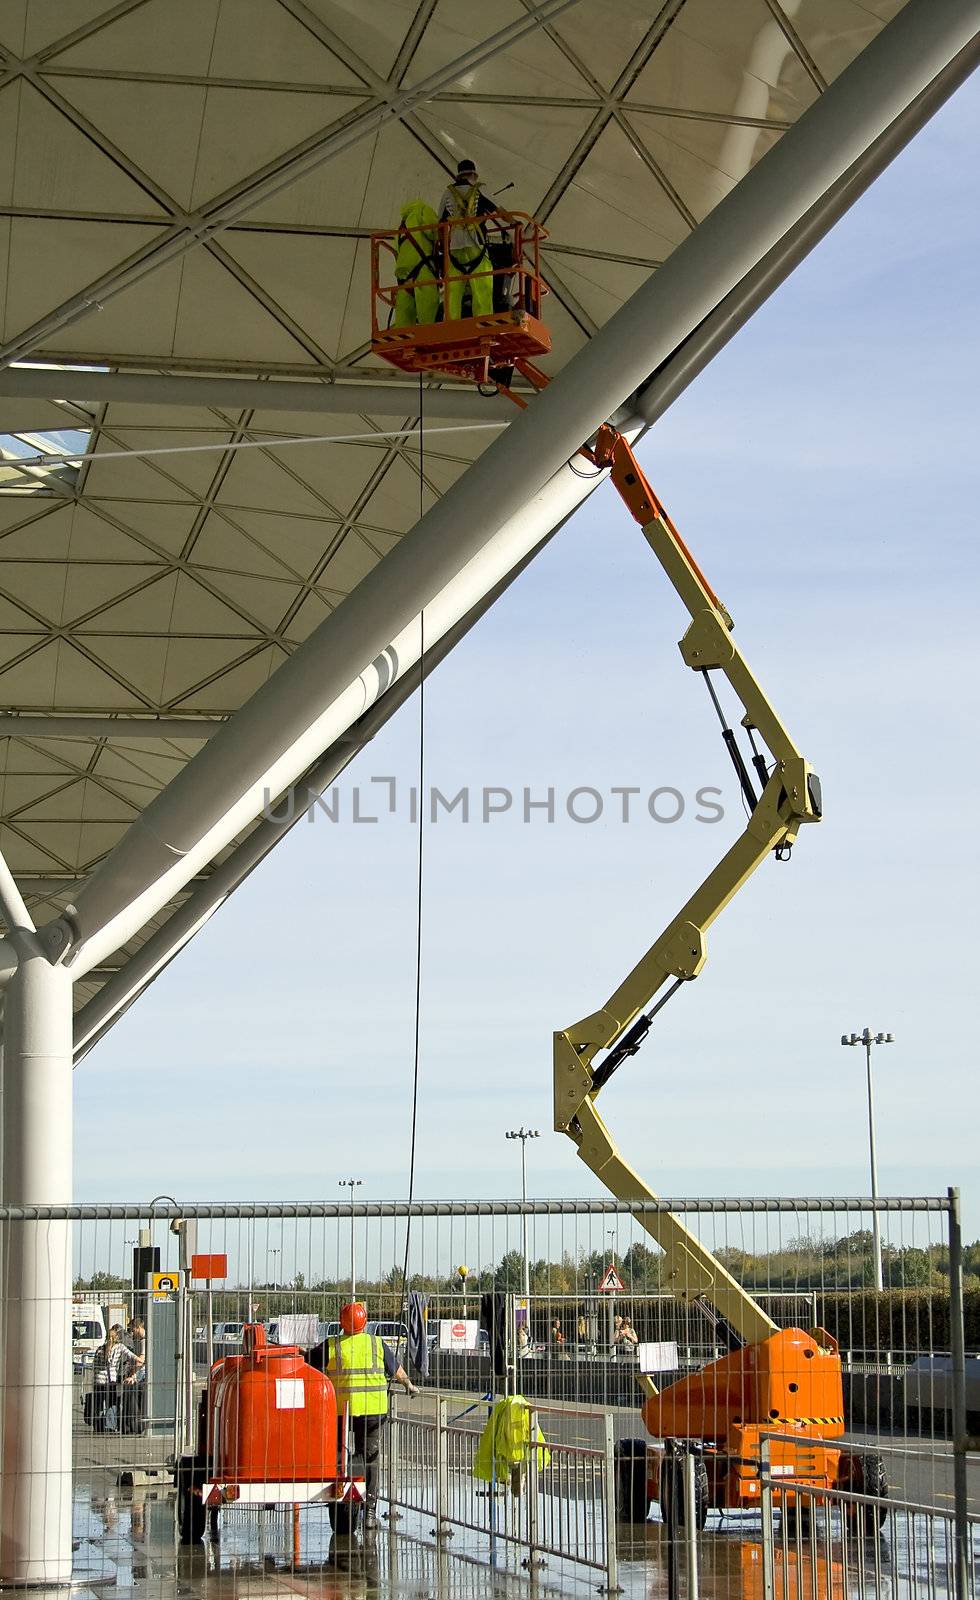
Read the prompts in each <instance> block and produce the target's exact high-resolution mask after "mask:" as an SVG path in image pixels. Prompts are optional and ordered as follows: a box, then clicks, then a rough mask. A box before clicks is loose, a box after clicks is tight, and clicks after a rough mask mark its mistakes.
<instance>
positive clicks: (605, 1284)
mask: <svg viewBox="0 0 980 1600" xmlns="http://www.w3.org/2000/svg"><path fill="white" fill-rule="evenodd" d="M625 1288H626V1285H625V1283H624V1282H623V1280H622V1278H621V1277H620V1276H619V1273H618V1272H617V1271H616V1268H615V1267H614V1266H613V1264H612V1262H611V1261H610V1263H609V1265H608V1267H607V1268H606V1270H605V1272H604V1273H603V1274H602V1282H601V1283H600V1285H599V1293H600V1294H622V1292H623V1290H624V1289H625Z"/></svg>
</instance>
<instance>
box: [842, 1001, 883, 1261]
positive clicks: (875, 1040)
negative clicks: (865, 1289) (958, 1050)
mask: <svg viewBox="0 0 980 1600" xmlns="http://www.w3.org/2000/svg"><path fill="white" fill-rule="evenodd" d="M840 1042H841V1044H846V1045H857V1044H863V1045H864V1052H865V1057H866V1060H867V1064H868V1143H869V1145H870V1149H871V1198H872V1200H877V1198H878V1158H877V1155H876V1154H875V1096H874V1085H873V1083H872V1078H871V1046H872V1045H873V1044H894V1043H895V1035H894V1034H893V1033H872V1032H871V1029H870V1028H865V1030H864V1032H863V1033H842V1034H841V1036H840ZM871 1237H872V1239H873V1241H874V1246H873V1248H874V1274H875V1288H876V1289H883V1288H884V1286H885V1285H884V1278H883V1275H882V1270H881V1225H880V1223H879V1221H878V1213H877V1211H872V1213H871Z"/></svg>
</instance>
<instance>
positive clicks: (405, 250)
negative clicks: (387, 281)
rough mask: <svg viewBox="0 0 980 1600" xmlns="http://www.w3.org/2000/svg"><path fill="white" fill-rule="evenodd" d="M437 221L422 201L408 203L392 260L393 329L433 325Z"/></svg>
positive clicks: (436, 290)
mask: <svg viewBox="0 0 980 1600" xmlns="http://www.w3.org/2000/svg"><path fill="white" fill-rule="evenodd" d="M441 276H442V268H441V266H440V263H439V218H438V217H437V216H436V214H435V212H434V211H433V209H432V207H431V206H430V205H427V204H426V202H425V201H424V200H407V201H406V202H405V204H404V205H403V206H402V209H401V215H400V218H399V226H398V254H397V255H396V257H395V277H396V279H397V280H398V292H397V294H396V295H395V315H394V318H393V321H394V325H395V327H396V328H411V327H414V326H415V325H416V324H417V323H425V322H435V320H436V317H437V316H438V313H439V284H438V279H439V278H440V277H441Z"/></svg>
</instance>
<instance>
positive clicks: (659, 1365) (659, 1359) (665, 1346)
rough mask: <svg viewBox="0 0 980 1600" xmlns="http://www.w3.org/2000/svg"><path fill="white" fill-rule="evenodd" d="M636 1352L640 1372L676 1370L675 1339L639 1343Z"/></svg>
mask: <svg viewBox="0 0 980 1600" xmlns="http://www.w3.org/2000/svg"><path fill="white" fill-rule="evenodd" d="M636 1353H637V1356H638V1358H639V1362H640V1371H641V1372H676V1371H677V1365H678V1363H677V1341H676V1339H661V1340H660V1341H659V1342H658V1343H650V1344H639V1345H637V1347H636Z"/></svg>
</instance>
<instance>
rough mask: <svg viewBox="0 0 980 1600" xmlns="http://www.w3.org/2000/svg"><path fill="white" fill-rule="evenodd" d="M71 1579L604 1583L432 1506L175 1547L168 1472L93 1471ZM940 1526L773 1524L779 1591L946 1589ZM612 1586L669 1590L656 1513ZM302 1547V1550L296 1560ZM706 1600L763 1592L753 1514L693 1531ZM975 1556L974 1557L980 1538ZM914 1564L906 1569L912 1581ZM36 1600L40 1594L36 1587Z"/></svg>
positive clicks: (451, 1590) (415, 1586)
mask: <svg viewBox="0 0 980 1600" xmlns="http://www.w3.org/2000/svg"><path fill="white" fill-rule="evenodd" d="M74 1510H75V1515H74V1536H75V1585H76V1593H78V1594H79V1596H80V1597H81V1600H238V1597H246V1596H247V1597H249V1600H252V1597H258V1596H263V1597H265V1596H268V1597H273V1596H276V1597H286V1596H310V1597H311V1600H313V1597H322V1600H328V1597H332V1600H348V1597H349V1600H354V1597H363V1600H373V1597H378V1600H381V1597H389V1596H390V1597H391V1600H409V1597H411V1600H422V1597H426V1600H430V1597H431V1600H437V1597H438V1600H470V1597H471V1596H472V1597H474V1600H475V1597H481V1600H482V1597H484V1596H492V1597H495V1600H498V1597H499V1600H525V1597H533V1596H534V1595H541V1596H544V1595H548V1594H552V1595H553V1594H561V1595H568V1596H570V1597H574V1596H577V1595H581V1596H583V1597H584V1596H586V1595H588V1594H590V1593H592V1594H594V1593H595V1592H596V1591H597V1590H598V1591H600V1592H601V1591H602V1589H603V1587H604V1581H605V1580H604V1574H602V1573H600V1572H599V1571H597V1570H595V1569H591V1570H590V1569H586V1568H582V1567H577V1566H575V1565H573V1564H571V1563H568V1562H564V1561H563V1560H562V1558H561V1556H560V1555H556V1554H554V1553H549V1554H548V1555H546V1557H545V1558H544V1563H543V1565H542V1566H541V1567H540V1568H539V1569H538V1570H536V1571H535V1572H534V1573H533V1574H529V1573H528V1572H527V1571H526V1570H525V1569H524V1568H523V1567H522V1564H521V1556H522V1552H521V1551H520V1550H515V1549H512V1548H509V1547H505V1546H498V1548H497V1549H496V1550H493V1549H492V1547H491V1545H490V1541H489V1539H488V1538H487V1536H486V1535H485V1534H483V1535H481V1534H476V1533H474V1532H470V1531H466V1530H461V1529H460V1530H456V1532H455V1533H454V1535H453V1537H452V1538H451V1539H448V1540H444V1541H442V1543H441V1545H438V1544H437V1541H436V1539H435V1538H434V1536H433V1527H432V1523H433V1519H432V1517H431V1515H421V1514H416V1513H413V1512H405V1513H403V1514H402V1515H401V1517H400V1518H399V1520H398V1522H397V1524H396V1525H395V1526H392V1525H390V1524H389V1523H388V1522H387V1520H386V1519H382V1523H381V1527H380V1528H379V1530H378V1532H377V1533H376V1534H372V1535H369V1536H367V1537H366V1538H362V1537H360V1536H354V1537H335V1536H333V1535H332V1533H331V1530H330V1526H329V1522H328V1518H327V1515H326V1512H325V1510H324V1509H323V1508H319V1507H317V1508H310V1509H309V1510H304V1511H303V1512H302V1513H301V1516H300V1521H299V1529H298V1533H299V1545H298V1550H297V1551H294V1542H293V1541H294V1527H293V1522H292V1517H291V1514H290V1513H289V1512H288V1511H278V1510H277V1511H268V1512H265V1513H262V1512H259V1511H251V1512H247V1513H246V1512H238V1511H234V1510H229V1511H226V1512H224V1513H223V1514H222V1526H221V1532H220V1537H219V1539H218V1540H217V1541H215V1542H205V1543H204V1544H200V1545H195V1546H192V1547H189V1548H188V1547H181V1546H180V1544H179V1543H178V1542H177V1538H176V1534H175V1527H174V1507H173V1495H172V1492H171V1489H170V1486H169V1484H168V1483H166V1482H164V1481H161V1482H160V1483H158V1484H149V1485H145V1486H140V1485H138V1486H135V1487H131V1488H126V1487H120V1486H119V1485H118V1484H117V1482H116V1475H115V1474H113V1473H110V1472H106V1471H104V1470H99V1469H94V1470H93V1469H90V1470H89V1471H87V1472H82V1473H80V1474H79V1477H78V1482H77V1486H76V1493H75V1508H74ZM944 1539H945V1525H944V1524H937V1525H936V1526H935V1527H933V1528H932V1529H931V1530H930V1529H929V1528H927V1526H926V1524H925V1521H924V1519H919V1521H918V1524H917V1526H916V1527H912V1525H910V1524H908V1523H907V1520H906V1519H905V1518H902V1517H894V1516H893V1517H892V1519H891V1521H890V1523H889V1525H888V1526H887V1527H886V1529H885V1530H884V1531H883V1533H882V1535H881V1536H880V1537H879V1538H877V1539H871V1540H865V1541H863V1542H862V1544H861V1547H860V1549H858V1548H857V1547H856V1545H855V1542H854V1541H853V1540H851V1541H849V1543H848V1546H847V1548H846V1549H842V1547H841V1541H840V1537H839V1533H838V1532H837V1531H836V1530H833V1531H832V1535H828V1533H827V1530H826V1529H825V1527H824V1525H823V1522H822V1519H821V1520H820V1522H819V1523H818V1524H817V1526H816V1528H815V1530H814V1533H813V1536H812V1538H804V1537H803V1536H802V1535H801V1536H799V1539H798V1540H797V1537H796V1536H795V1535H793V1534H789V1533H788V1534H787V1537H786V1540H785V1544H784V1545H783V1547H782V1548H780V1535H779V1533H778V1524H777V1550H776V1584H775V1600H853V1597H855V1596H869V1597H870V1596H872V1595H875V1596H878V1595H881V1596H885V1597H887V1600H899V1597H902V1600H904V1597H906V1596H915V1595H921V1596H922V1600H944V1597H945V1596H946V1595H947V1594H949V1593H950V1591H951V1585H950V1583H949V1581H948V1577H949V1575H948V1571H947V1557H948V1552H947V1551H946V1549H945V1547H944ZM617 1540H618V1551H619V1563H620V1565H619V1583H620V1585H621V1587H622V1590H623V1592H624V1594H625V1595H626V1596H627V1597H630V1600H633V1597H635V1600H640V1597H643V1600H661V1597H663V1600H667V1596H668V1594H669V1585H668V1543H667V1539H666V1531H665V1529H664V1527H663V1525H662V1524H661V1523H660V1522H658V1521H650V1522H648V1523H646V1524H645V1525H643V1526H642V1527H640V1528H636V1529H630V1528H620V1529H619V1530H618V1535H617ZM297 1557H298V1558H297ZM678 1559H679V1563H680V1573H681V1580H682V1581H681V1587H680V1593H681V1595H682V1596H686V1594H687V1587H686V1582H685V1581H684V1577H685V1570H686V1569H685V1565H684V1561H685V1552H684V1548H683V1545H679V1547H678ZM698 1560H699V1567H700V1593H701V1595H702V1597H703V1600H763V1584H762V1547H761V1538H760V1525H759V1520H758V1518H751V1517H746V1518H731V1519H729V1520H728V1521H727V1522H724V1523H723V1522H719V1521H718V1519H716V1518H714V1517H713V1518H712V1520H711V1523H710V1524H709V1527H708V1529H707V1530H706V1531H705V1533H704V1534H703V1535H702V1536H701V1538H700V1540H699V1541H698ZM977 1560H978V1562H980V1543H978V1550H977ZM910 1572H911V1574H914V1578H913V1581H912V1582H911V1583H910V1581H909V1580H910ZM39 1600H40V1597H39Z"/></svg>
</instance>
